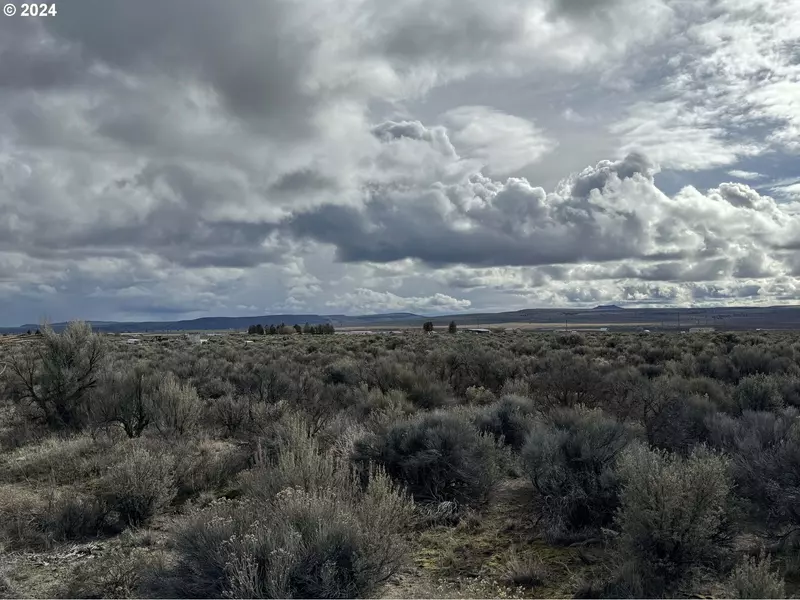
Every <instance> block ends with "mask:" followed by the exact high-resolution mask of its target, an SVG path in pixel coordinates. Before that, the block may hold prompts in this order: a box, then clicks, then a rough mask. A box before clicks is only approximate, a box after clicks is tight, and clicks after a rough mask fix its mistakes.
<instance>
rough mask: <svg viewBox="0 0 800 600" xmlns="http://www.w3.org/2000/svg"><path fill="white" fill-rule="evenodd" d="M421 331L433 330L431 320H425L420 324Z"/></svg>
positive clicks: (428, 331) (429, 331)
mask: <svg viewBox="0 0 800 600" xmlns="http://www.w3.org/2000/svg"><path fill="white" fill-rule="evenodd" d="M422 331H424V332H425V333H431V332H432V331H433V321H425V323H424V324H423V325H422Z"/></svg>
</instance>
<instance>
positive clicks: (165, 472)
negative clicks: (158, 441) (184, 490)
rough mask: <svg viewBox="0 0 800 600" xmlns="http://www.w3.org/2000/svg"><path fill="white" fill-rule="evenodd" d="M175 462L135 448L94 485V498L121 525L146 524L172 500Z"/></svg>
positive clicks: (137, 446) (162, 455) (163, 455)
mask: <svg viewBox="0 0 800 600" xmlns="http://www.w3.org/2000/svg"><path fill="white" fill-rule="evenodd" d="M175 493H176V488H175V461H174V458H173V457H172V456H171V455H169V454H164V453H156V452H153V451H151V450H148V449H147V448H144V447H142V446H139V445H134V446H131V447H130V450H129V452H128V454H127V456H126V457H125V458H124V459H123V460H122V461H121V462H120V463H119V464H117V465H115V466H114V467H113V468H111V469H109V472H108V474H107V475H106V476H105V477H103V479H102V480H101V481H100V482H99V483H98V492H97V494H98V498H99V499H100V500H101V501H102V502H103V503H104V505H105V506H106V507H108V509H109V510H110V511H114V512H115V513H116V514H117V515H118V516H119V520H120V522H121V523H122V524H124V525H129V526H133V527H137V526H139V525H143V524H146V523H147V522H148V521H149V520H150V519H151V518H152V517H154V516H155V515H156V514H158V512H159V511H161V510H162V509H163V508H164V507H166V506H167V505H168V504H169V502H170V501H171V500H172V499H173V498H174V497H175Z"/></svg>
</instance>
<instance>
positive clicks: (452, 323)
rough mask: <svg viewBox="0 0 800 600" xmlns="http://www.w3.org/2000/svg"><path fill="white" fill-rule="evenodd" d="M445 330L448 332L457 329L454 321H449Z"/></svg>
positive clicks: (453, 331)
mask: <svg viewBox="0 0 800 600" xmlns="http://www.w3.org/2000/svg"><path fill="white" fill-rule="evenodd" d="M447 331H448V332H449V333H456V332H457V331H458V325H456V322H455V321H450V325H448V326H447Z"/></svg>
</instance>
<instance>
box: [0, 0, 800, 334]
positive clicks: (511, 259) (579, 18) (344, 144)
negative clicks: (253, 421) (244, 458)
mask: <svg viewBox="0 0 800 600" xmlns="http://www.w3.org/2000/svg"><path fill="white" fill-rule="evenodd" d="M57 6H58V15H57V16H55V17H52V16H51V17H40V18H38V19H34V18H23V17H19V16H16V17H0V307H2V310H0V325H16V324H19V323H22V322H35V321H37V320H38V319H41V318H43V317H47V318H49V319H51V320H56V321H58V320H64V319H69V318H91V319H115V320H138V319H157V320H161V319H177V318H193V317H199V316H208V315H247V314H254V315H255V314H265V313H275V312H295V313H296V312H304V313H309V312H314V313H326V314H331V313H349V314H358V313H373V312H393V311H414V312H419V313H425V314H436V313H455V312H460V311H474V310H515V309H519V308H528V307H548V306H573V305H574V306H591V305H595V304H598V303H604V304H606V303H619V304H623V303H626V304H637V305H648V304H656V305H692V304H694V305H707V304H725V303H735V304H780V303H787V302H796V301H797V300H798V297H799V296H800V168H798V167H800V162H799V161H798V159H799V158H800V50H798V48H800V12H799V11H798V10H797V8H798V7H797V0H425V1H423V0H392V1H391V2H389V1H386V0H236V1H228V2H223V1H221V0H213V1H211V0H186V1H184V0H136V1H132V0H97V1H90V0H69V1H67V2H65V1H61V2H59V3H57Z"/></svg>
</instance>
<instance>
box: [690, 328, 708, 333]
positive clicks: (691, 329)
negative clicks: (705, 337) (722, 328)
mask: <svg viewBox="0 0 800 600" xmlns="http://www.w3.org/2000/svg"><path fill="white" fill-rule="evenodd" d="M712 331H714V328H713V327H690V328H689V333H711V332H712Z"/></svg>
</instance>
